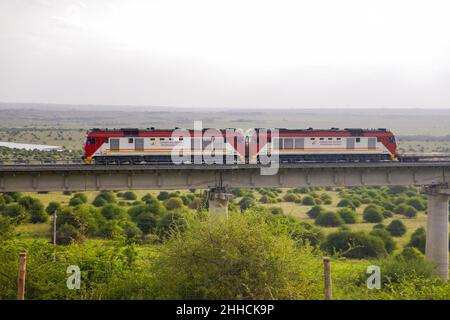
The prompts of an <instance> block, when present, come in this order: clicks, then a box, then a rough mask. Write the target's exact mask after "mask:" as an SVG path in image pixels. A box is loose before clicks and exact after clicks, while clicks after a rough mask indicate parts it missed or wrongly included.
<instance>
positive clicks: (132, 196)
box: [0, 187, 450, 299]
mask: <svg viewBox="0 0 450 320" xmlns="http://www.w3.org/2000/svg"><path fill="white" fill-rule="evenodd" d="M233 193H234V195H235V199H234V200H233V201H232V202H231V204H230V218H229V219H228V220H221V219H215V218H213V217H209V215H208V213H207V203H206V201H205V197H204V195H203V193H202V192H201V191H197V190H190V191H187V192H180V191H176V192H165V191H163V192H160V193H145V192H130V191H128V192H119V191H117V192H100V193H69V192H66V193H65V194H56V193H51V194H47V193H41V194H20V193H8V194H6V193H5V194H2V195H0V213H1V214H0V242H1V245H0V298H1V299H15V296H16V292H15V290H16V283H17V268H18V259H17V256H18V253H19V252H22V251H24V252H27V256H28V257H27V288H26V289H27V291H26V297H27V299H168V298H171V299H322V298H323V274H322V269H323V267H322V256H323V255H330V256H332V276H333V283H334V287H333V296H334V298H335V299H450V290H449V289H450V287H449V284H446V283H443V282H441V280H439V279H438V278H436V277H434V276H433V274H434V266H433V265H430V264H428V263H426V262H425V261H424V259H423V252H424V244H425V238H426V234H425V229H424V228H423V219H422V217H424V215H425V213H426V203H425V202H424V201H423V198H422V197H421V196H420V194H418V193H417V191H416V190H415V189H414V188H410V187H405V188H403V187H402V188H399V187H398V188H397V187H395V188H350V189H340V188H336V189H331V188H327V189H321V188H295V189H289V190H282V189H276V188H262V189H258V190H255V191H252V190H245V189H236V190H233ZM55 210H57V212H58V218H57V220H56V221H57V223H56V225H57V233H56V234H57V243H58V245H57V246H56V247H55V246H53V245H52V244H51V242H50V241H49V240H50V235H51V234H52V232H51V231H52V225H53V223H52V219H51V216H52V214H53V212H54V211H55ZM54 256H55V259H54ZM69 265H78V266H79V267H80V269H81V272H82V282H81V288H80V290H69V289H67V287H66V280H67V277H68V275H67V273H66V269H67V267H68V266H69ZM369 265H377V266H380V268H381V274H382V287H381V289H380V290H377V289H373V290H370V289H368V288H367V286H366V280H367V277H368V276H369V275H368V274H366V269H367V267H368V266H369Z"/></svg>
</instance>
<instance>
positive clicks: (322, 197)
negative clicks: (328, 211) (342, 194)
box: [320, 193, 333, 205]
mask: <svg viewBox="0 0 450 320" xmlns="http://www.w3.org/2000/svg"><path fill="white" fill-rule="evenodd" d="M320 200H322V203H323V204H327V205H330V204H332V203H333V201H332V198H331V196H330V195H329V194H328V193H322V194H321V195H320Z"/></svg>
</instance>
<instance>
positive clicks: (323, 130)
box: [89, 127, 390, 133]
mask: <svg viewBox="0 0 450 320" xmlns="http://www.w3.org/2000/svg"><path fill="white" fill-rule="evenodd" d="M175 129H180V128H178V127H175V128H171V129H162V128H159V129H156V128H146V129H139V128H120V129H116V128H114V129H109V128H102V129H101V128H94V129H90V130H89V132H168V131H169V132H170V131H173V130H175ZM208 129H215V128H203V131H205V130H208ZM226 129H235V128H222V129H216V130H220V131H224V130H226ZM255 129H256V130H261V129H270V128H255ZM275 129H277V130H278V131H279V132H292V133H311V132H350V133H360V132H361V133H362V132H390V131H389V130H388V129H386V128H377V129H374V128H373V129H363V128H344V129H339V128H330V129H313V128H308V129H288V128H275ZM187 130H190V131H191V130H193V129H187Z"/></svg>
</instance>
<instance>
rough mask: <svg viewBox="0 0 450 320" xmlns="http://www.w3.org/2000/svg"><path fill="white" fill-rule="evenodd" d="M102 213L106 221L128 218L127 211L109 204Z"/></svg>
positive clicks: (103, 208)
mask: <svg viewBox="0 0 450 320" xmlns="http://www.w3.org/2000/svg"><path fill="white" fill-rule="evenodd" d="M100 212H101V213H102V215H103V217H105V219H106V220H123V219H127V217H128V216H127V213H126V211H125V209H124V208H123V207H120V206H118V205H116V204H107V205H105V206H104V207H102V209H101V211H100Z"/></svg>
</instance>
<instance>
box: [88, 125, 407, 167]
mask: <svg viewBox="0 0 450 320" xmlns="http://www.w3.org/2000/svg"><path fill="white" fill-rule="evenodd" d="M180 154H181V156H177V157H176V159H182V160H181V162H180V163H184V164H189V163H196V164H199V161H200V163H207V161H205V159H206V158H207V157H205V155H208V156H209V158H208V159H211V158H212V159H214V161H216V162H215V163H219V162H220V161H222V162H221V163H223V164H246V163H262V161H263V160H264V159H267V158H270V160H271V161H278V162H279V163H301V162H381V161H398V160H401V159H399V157H398V155H397V143H396V139H395V135H394V134H393V133H392V132H390V131H389V130H387V129H384V128H379V129H360V128H346V129H338V128H331V129H312V128H309V129H270V130H269V129H263V128H256V129H253V130H252V131H251V133H243V132H242V131H239V130H237V129H234V128H227V129H206V128H205V129H201V130H200V132H198V130H197V131H195V130H182V129H179V128H175V129H156V128H148V129H145V130H143V129H134V128H126V129H92V130H89V131H88V132H87V137H86V139H85V144H84V151H83V160H84V162H85V163H87V164H144V163H145V164H151V163H155V164H174V155H180Z"/></svg>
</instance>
